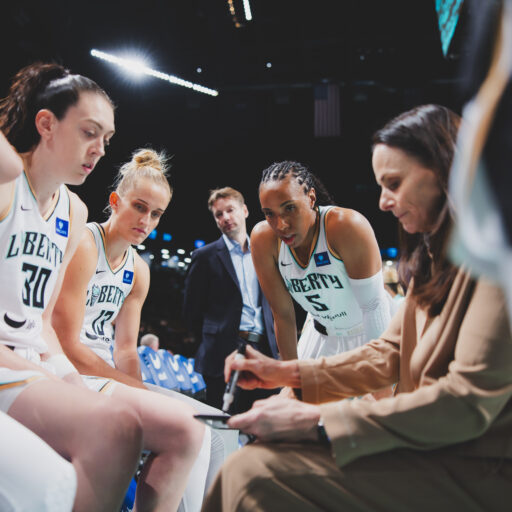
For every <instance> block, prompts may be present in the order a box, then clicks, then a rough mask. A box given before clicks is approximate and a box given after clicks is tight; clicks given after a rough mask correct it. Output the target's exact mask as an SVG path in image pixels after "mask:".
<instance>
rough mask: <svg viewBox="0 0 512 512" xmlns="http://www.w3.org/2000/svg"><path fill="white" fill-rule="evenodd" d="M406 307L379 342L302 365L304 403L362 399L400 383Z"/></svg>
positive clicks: (397, 315)
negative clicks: (361, 397)
mask: <svg viewBox="0 0 512 512" xmlns="http://www.w3.org/2000/svg"><path fill="white" fill-rule="evenodd" d="M403 313H404V304H402V305H401V307H400V309H399V310H398V311H397V312H396V314H395V316H394V317H393V318H392V319H391V322H390V324H389V326H388V328H387V329H386V331H384V332H383V333H382V335H381V337H380V338H379V339H377V340H373V341H370V342H368V343H366V344H365V345H363V346H362V347H359V348H356V349H354V350H351V351H349V352H344V353H342V354H338V355H336V356H331V357H322V358H320V359H308V360H304V361H299V371H300V378H301V383H302V386H301V387H302V399H303V400H304V401H305V402H312V403H322V402H329V401H332V400H339V399H341V398H346V397H351V396H361V395H364V394H366V393H369V392H371V391H377V390H378V389H382V388H384V387H386V386H389V385H391V384H394V383H395V382H397V380H398V370H399V357H400V338H401V330H402V319H403Z"/></svg>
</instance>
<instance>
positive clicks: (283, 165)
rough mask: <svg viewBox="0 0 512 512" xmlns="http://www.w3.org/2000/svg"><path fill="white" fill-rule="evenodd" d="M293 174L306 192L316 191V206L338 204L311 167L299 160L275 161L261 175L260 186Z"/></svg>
mask: <svg viewBox="0 0 512 512" xmlns="http://www.w3.org/2000/svg"><path fill="white" fill-rule="evenodd" d="M288 175H291V176H293V178H294V179H295V180H296V181H297V183H298V184H299V185H301V186H303V189H304V194H307V193H308V192H309V191H310V190H311V189H314V190H315V192H316V201H315V206H318V205H322V206H325V205H332V204H336V203H335V202H334V199H333V198H332V197H331V194H329V192H327V189H326V188H325V185H324V184H323V183H322V182H321V181H320V180H319V179H318V178H317V177H316V176H315V175H314V174H313V173H312V172H311V171H310V170H309V168H308V167H307V166H306V165H304V164H301V163H299V162H292V161H290V160H285V161H284V162H274V163H273V164H272V165H271V166H270V167H267V168H266V169H265V170H264V171H263V173H262V176H261V181H260V187H261V185H263V184H264V183H267V182H269V181H282V180H284V179H285V178H286V176H288Z"/></svg>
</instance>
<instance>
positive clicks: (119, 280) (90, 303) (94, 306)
mask: <svg viewBox="0 0 512 512" xmlns="http://www.w3.org/2000/svg"><path fill="white" fill-rule="evenodd" d="M87 228H89V230H90V231H91V233H92V234H93V236H94V241H95V242H96V248H97V249H98V262H97V264H96V270H95V272H94V275H93V276H92V277H91V280H90V281H89V284H88V285H87V302H86V305H85V317H84V323H83V325H82V330H81V332H80V341H81V342H82V343H85V344H86V345H87V346H88V347H89V348H91V349H92V350H93V351H94V352H95V353H96V354H98V355H99V356H100V357H101V358H102V359H104V360H105V361H106V362H107V363H109V364H110V365H111V366H114V361H113V359H112V350H113V347H114V326H113V322H114V320H115V319H116V317H117V314H118V313H119V310H120V309H121V306H122V305H123V302H124V299H125V298H126V297H127V295H128V294H129V293H130V292H131V290H132V287H133V282H134V279H135V260H134V251H133V248H132V247H129V248H128V250H127V251H126V254H125V256H124V260H123V262H122V263H121V265H120V266H119V267H118V268H116V269H112V268H111V267H110V264H109V262H108V260H107V256H106V252H105V232H104V231H103V228H102V227H101V226H100V225H99V224H96V223H95V222H91V223H89V224H87Z"/></svg>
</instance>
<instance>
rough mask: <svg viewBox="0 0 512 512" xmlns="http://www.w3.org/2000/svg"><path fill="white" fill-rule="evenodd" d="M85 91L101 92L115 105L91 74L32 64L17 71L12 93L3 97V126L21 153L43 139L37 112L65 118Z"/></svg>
mask: <svg viewBox="0 0 512 512" xmlns="http://www.w3.org/2000/svg"><path fill="white" fill-rule="evenodd" d="M82 92H93V93H97V94H101V95H102V96H103V97H104V98H105V99H106V100H107V101H108V102H109V103H110V104H111V105H112V107H113V103H112V100H111V99H110V98H109V97H108V95H107V93H106V92H105V91H104V90H103V89H102V88H101V87H100V86H99V85H98V84H97V83H96V82H94V81H93V80H91V79H90V78H87V77H85V76H82V75H73V74H71V73H70V72H69V70H67V69H65V68H64V67H62V66H60V65H59V64H43V63H35V64H31V65H30V66H27V67H25V68H23V69H21V70H20V71H18V73H16V75H15V76H14V78H13V80H12V83H11V87H10V89H9V94H8V95H7V97H5V98H4V99H2V100H1V101H0V130H2V131H3V132H4V134H5V136H6V137H7V139H8V140H9V142H10V143H11V144H12V145H13V146H14V147H15V148H16V150H17V151H18V153H25V152H27V151H30V150H31V149H33V148H34V147H35V146H36V145H37V144H38V143H39V139H40V136H39V133H38V132H37V129H36V126H35V123H34V120H35V117H36V114H37V113H38V112H39V111H40V110H41V109H48V110H50V111H51V112H53V114H54V115H55V117H56V118H57V119H62V118H63V117H64V116H65V115H66V112H67V110H68V108H69V107H71V106H73V105H76V103H78V100H79V98H80V93H82Z"/></svg>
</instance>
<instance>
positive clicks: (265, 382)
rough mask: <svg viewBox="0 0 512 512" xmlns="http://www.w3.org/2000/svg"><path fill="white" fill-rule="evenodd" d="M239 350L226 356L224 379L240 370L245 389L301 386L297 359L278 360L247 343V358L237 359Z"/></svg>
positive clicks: (239, 383) (242, 384)
mask: <svg viewBox="0 0 512 512" xmlns="http://www.w3.org/2000/svg"><path fill="white" fill-rule="evenodd" d="M236 354H237V352H236V351H235V352H233V353H232V354H230V355H229V356H228V357H227V358H226V363H225V366H224V379H225V381H226V382H227V381H228V380H229V377H230V375H231V372H232V371H235V370H239V371H240V372H241V373H240V376H239V378H238V385H239V386H240V387H241V388H244V389H255V388H264V389H274V388H279V387H281V386H290V387H294V388H297V387H300V375H299V365H298V362H297V361H278V360H276V359H272V358H271V357H267V356H265V355H263V354H262V353H261V352H258V351H257V350H255V349H253V348H252V347H251V346H250V345H247V349H246V352H245V359H235V356H236Z"/></svg>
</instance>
